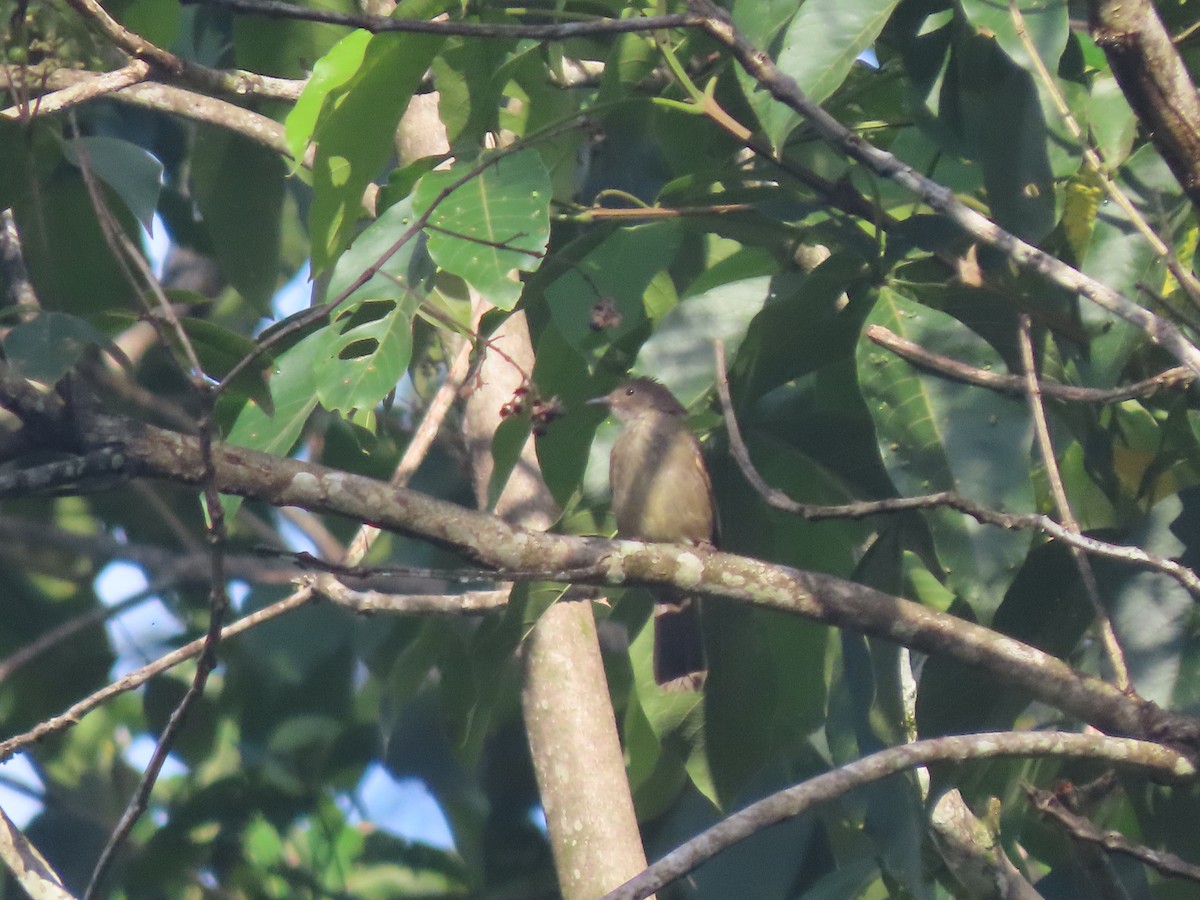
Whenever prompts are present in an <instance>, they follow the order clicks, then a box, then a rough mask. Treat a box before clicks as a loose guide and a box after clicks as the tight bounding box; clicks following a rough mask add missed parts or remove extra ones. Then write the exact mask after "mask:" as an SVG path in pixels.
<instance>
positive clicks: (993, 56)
mask: <svg viewBox="0 0 1200 900" xmlns="http://www.w3.org/2000/svg"><path fill="white" fill-rule="evenodd" d="M955 59H956V61H957V62H958V79H957V83H958V90H959V93H960V95H961V102H960V106H961V110H962V121H963V126H964V129H963V130H964V133H965V137H966V140H967V151H968V153H969V154H970V155H971V156H972V157H974V158H976V159H978V160H979V165H980V166H981V167H982V169H983V181H984V186H985V187H986V188H987V200H988V205H989V207H990V209H991V213H992V216H993V218H994V219H995V220H996V223H997V224H998V225H1000V226H1001V227H1003V228H1007V229H1008V230H1009V231H1011V232H1013V233H1014V234H1016V235H1017V236H1019V237H1022V238H1025V239H1026V240H1030V241H1038V240H1040V239H1041V238H1043V237H1045V236H1046V235H1047V234H1048V233H1049V232H1050V229H1052V228H1053V227H1054V223H1055V221H1056V218H1057V217H1056V214H1055V191H1054V173H1053V171H1052V170H1051V164H1050V156H1049V152H1050V151H1049V144H1050V137H1051V136H1050V133H1049V132H1048V130H1047V127H1046V118H1045V114H1044V113H1043V110H1042V106H1041V103H1040V100H1039V98H1038V92H1037V89H1036V86H1035V84H1034V81H1033V77H1032V76H1031V75H1030V74H1029V73H1028V72H1026V71H1025V70H1024V69H1021V68H1019V67H1017V66H1016V65H1014V64H1013V63H1012V61H1011V60H1009V59H1007V58H1006V57H1005V56H1004V54H1003V53H1001V52H1000V50H999V48H998V47H997V46H996V43H995V41H992V40H988V39H987V38H985V37H980V36H978V35H970V36H963V37H961V38H960V39H959V41H958V43H957V45H956V48H955Z"/></svg>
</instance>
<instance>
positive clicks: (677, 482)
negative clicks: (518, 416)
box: [589, 378, 716, 690]
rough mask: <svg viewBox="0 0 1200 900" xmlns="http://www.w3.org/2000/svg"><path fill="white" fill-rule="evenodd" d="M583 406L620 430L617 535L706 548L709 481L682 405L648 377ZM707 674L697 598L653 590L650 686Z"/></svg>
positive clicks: (682, 684) (613, 474) (672, 686)
mask: <svg viewBox="0 0 1200 900" xmlns="http://www.w3.org/2000/svg"><path fill="white" fill-rule="evenodd" d="M589 402H591V403H597V404H602V405H604V406H607V407H608V409H609V410H610V411H611V412H612V414H613V415H614V416H615V417H616V418H617V420H618V421H619V422H620V423H621V424H622V425H623V426H624V430H623V431H622V432H621V434H620V436H619V437H618V438H617V440H616V442H615V443H614V444H613V448H612V454H611V455H610V457H609V463H608V480H609V484H610V486H611V488H612V509H613V515H614V516H615V517H616V520H617V534H618V535H620V536H621V537H627V538H633V539H636V540H643V541H658V542H662V543H671V544H680V543H691V544H697V545H706V546H712V544H713V536H714V533H715V524H716V517H715V514H714V507H713V496H712V483H711V482H710V480H709V477H708V469H706V468H705V466H704V457H703V455H702V454H701V452H700V444H699V443H698V442H697V441H696V436H695V435H693V434H692V432H691V431H689V430H688V427H687V411H686V410H685V409H684V408H683V406H682V405H681V404H680V402H679V401H678V400H676V399H675V397H674V395H673V394H672V393H671V392H670V391H669V390H667V389H666V388H665V387H663V386H662V385H661V384H659V383H658V382H657V381H655V380H654V379H652V378H635V379H633V380H632V381H627V382H625V383H624V384H622V385H621V386H620V387H618V388H617V389H616V390H614V391H612V393H610V394H607V395H606V396H604V397H597V398H596V399H594V400H591V401H589ZM706 674H707V667H706V664H705V659H704V640H703V636H702V635H701V632H700V610H699V598H697V597H692V596H689V595H686V594H683V593H681V592H679V591H674V590H670V589H663V590H659V591H657V592H656V596H655V603H654V680H655V681H656V682H657V683H658V684H659V685H661V686H662V687H663V688H664V689H666V690H699V689H700V688H701V686H702V685H703V684H704V678H705V675H706Z"/></svg>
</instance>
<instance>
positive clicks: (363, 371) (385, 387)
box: [316, 293, 419, 412]
mask: <svg viewBox="0 0 1200 900" xmlns="http://www.w3.org/2000/svg"><path fill="white" fill-rule="evenodd" d="M417 305H419V300H418V299H417V298H416V297H415V296H414V295H413V294H411V293H405V294H403V295H402V296H401V297H400V298H399V299H398V300H382V301H376V302H370V303H359V304H355V307H354V308H353V309H352V310H349V309H348V310H347V311H346V312H344V313H342V314H341V315H340V316H339V317H338V318H337V319H336V320H335V321H334V322H333V323H331V326H330V328H328V329H326V330H325V332H324V333H325V336H326V342H325V346H324V347H323V350H324V353H325V357H324V359H322V360H321V361H320V362H318V364H317V371H316V379H317V398H318V399H319V400H320V401H321V405H322V406H324V407H325V408H326V409H329V410H338V411H341V412H348V411H350V410H358V411H360V412H365V411H369V410H373V409H374V407H375V405H376V404H377V403H379V401H380V400H382V399H383V398H384V396H385V395H387V394H388V393H389V392H390V391H392V390H394V389H395V387H396V382H397V381H399V380H400V377H401V376H402V375H403V374H404V370H405V369H406V368H407V367H408V361H409V359H410V358H411V356H412V316H413V312H414V311H415V310H416V307H417ZM363 314H366V317H367V318H366V320H364V317H363ZM371 316H375V318H370V317H371Z"/></svg>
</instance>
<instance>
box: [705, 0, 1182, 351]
mask: <svg viewBox="0 0 1200 900" xmlns="http://www.w3.org/2000/svg"><path fill="white" fill-rule="evenodd" d="M688 2H689V4H690V5H691V6H692V8H693V9H695V10H697V11H698V12H700V13H701V14H702V15H703V17H704V23H703V26H702V27H703V28H704V30H705V32H707V33H708V34H709V35H710V36H711V37H712V38H714V39H715V40H716V41H718V42H719V43H721V44H723V45H724V46H725V47H727V48H728V49H729V51H730V52H731V53H732V54H733V57H734V58H735V59H736V60H737V61H738V63H739V64H740V65H741V67H742V68H743V69H745V71H746V72H747V74H749V75H750V76H751V77H752V78H754V79H755V80H756V81H757V82H758V83H759V84H761V85H762V86H763V88H764V89H765V90H766V91H767V92H768V93H770V94H771V96H772V97H774V98H775V99H776V100H778V101H779V102H780V103H783V104H784V105H786V106H787V107H788V108H789V109H792V110H794V111H795V112H798V113H799V114H800V115H802V116H804V117H805V118H806V119H807V120H808V124H809V126H810V127H811V128H812V129H813V131H814V132H815V133H816V134H817V135H819V136H820V137H821V138H822V139H823V140H825V141H826V142H827V143H829V144H830V145H831V146H833V147H834V148H836V149H837V150H839V151H840V152H841V153H843V154H844V155H845V156H847V157H848V158H850V159H853V160H855V161H856V162H859V163H861V164H862V165H864V166H866V167H867V168H868V169H869V170H870V171H872V172H874V173H876V174H877V175H879V176H881V177H883V178H887V179H890V180H891V181H894V182H895V183H896V184H898V185H900V186H901V187H903V188H905V189H906V190H909V191H911V192H912V193H914V194H916V195H917V196H918V197H919V198H920V199H921V200H922V202H924V203H925V204H926V205H928V206H929V207H930V209H933V210H935V211H937V212H939V213H941V214H942V215H943V216H945V217H946V218H948V219H949V220H950V221H952V222H954V223H955V224H956V225H958V226H959V227H960V228H961V229H962V230H963V231H965V232H966V233H967V234H969V235H971V236H972V237H973V238H975V239H976V240H978V241H980V242H982V243H984V244H987V245H988V246H990V247H995V248H997V249H998V250H1000V251H1001V252H1003V253H1004V254H1006V255H1007V256H1008V257H1009V259H1011V260H1012V261H1013V262H1014V263H1015V264H1016V265H1018V266H1020V267H1021V268H1024V269H1029V270H1031V271H1033V272H1037V273H1038V274H1039V275H1041V276H1043V277H1044V278H1046V279H1048V280H1050V281H1051V282H1053V283H1054V284H1057V285H1058V286H1059V287H1061V288H1063V289H1065V290H1068V291H1070V292H1071V293H1073V294H1078V295H1080V296H1082V297H1085V298H1086V299H1088V300H1090V301H1091V302H1093V303H1095V304H1096V305H1098V306H1100V307H1102V308H1103V309H1106V310H1108V311H1109V312H1111V313H1112V314H1113V315H1115V316H1118V317H1119V318H1121V319H1124V320H1125V321H1127V322H1129V323H1131V324H1133V325H1135V326H1137V327H1138V328H1140V329H1141V330H1142V331H1143V332H1145V334H1146V335H1147V336H1148V337H1149V338H1150V339H1151V340H1152V341H1154V342H1155V343H1157V344H1160V345H1161V346H1163V347H1164V348H1166V350H1167V351H1168V352H1169V353H1170V354H1171V355H1172V356H1174V357H1175V358H1176V359H1178V360H1179V361H1180V362H1181V363H1182V364H1183V365H1185V366H1187V367H1188V368H1189V369H1190V370H1191V371H1192V372H1194V373H1196V374H1197V375H1200V348H1197V347H1196V346H1195V345H1194V344H1192V342H1191V341H1189V340H1188V339H1187V337H1186V336H1185V335H1184V334H1183V332H1182V331H1181V330H1180V329H1179V328H1178V327H1177V326H1176V325H1175V324H1174V323H1172V322H1168V321H1167V320H1166V319H1163V318H1160V317H1159V316H1156V315H1155V314H1154V313H1152V312H1150V311H1149V310H1147V309H1145V308H1143V307H1141V306H1139V305H1138V304H1137V303H1134V302H1133V301H1132V300H1129V299H1128V298H1126V297H1124V296H1122V295H1121V294H1120V293H1118V292H1117V291H1114V290H1113V289H1112V288H1110V287H1108V286H1107V285H1104V284H1101V283H1100V282H1099V281H1096V280H1095V279H1094V278H1089V277H1088V276H1086V275H1084V274H1083V273H1082V272H1080V271H1079V270H1077V269H1074V268H1072V267H1071V266H1069V265H1067V264H1066V263H1064V262H1063V261H1062V260H1060V259H1057V258H1056V257H1054V256H1051V255H1050V254H1049V253H1046V252H1045V251H1044V250H1040V249H1038V248H1037V247H1034V246H1033V245H1032V244H1029V243H1026V242H1025V241H1023V240H1021V239H1020V238H1017V237H1016V236H1014V235H1012V234H1010V233H1009V232H1007V231H1005V230H1004V229H1003V228H1001V227H1000V226H998V225H997V224H996V223H995V222H993V221H991V220H990V219H988V218H987V217H986V216H984V215H983V214H981V213H978V212H976V211H975V210H973V209H971V208H970V207H969V206H967V205H966V204H964V203H962V202H961V201H959V200H958V199H957V198H956V197H955V196H954V192H953V191H951V190H950V189H949V188H947V187H944V186H943V185H941V184H938V183H937V182H936V181H933V180H932V179H930V178H927V177H926V176H924V175H922V174H921V173H919V172H917V171H916V170H915V169H913V168H912V167H911V166H909V165H907V164H905V163H903V162H901V161H900V160H899V159H897V158H896V157H895V156H893V155H892V154H890V153H887V152H885V151H883V150H880V149H879V148H878V147H876V146H874V145H873V144H871V143H869V142H868V141H866V140H864V139H863V138H862V137H860V136H859V135H857V134H855V133H854V132H852V131H850V129H848V128H846V127H845V126H844V125H842V124H841V123H840V122H838V121H837V119H835V118H834V117H833V116H831V115H830V114H829V113H827V112H826V111H825V110H824V109H822V108H821V106H820V105H819V104H816V103H814V102H812V100H810V99H809V98H808V97H807V96H805V94H804V92H803V91H801V90H800V88H799V86H798V85H797V84H796V81H795V79H793V78H791V77H789V76H788V75H785V74H784V73H783V72H782V71H780V69H779V67H778V66H776V65H775V63H774V62H772V61H771V58H770V57H769V56H767V54H766V53H764V52H763V51H762V50H760V49H758V48H757V47H755V46H754V45H753V44H751V43H750V42H749V41H748V40H746V38H745V36H743V35H742V34H741V32H739V31H738V30H737V29H736V28H735V27H734V25H733V22H732V21H731V20H730V18H729V15H728V13H726V12H725V11H724V10H722V9H721V8H719V7H718V6H716V5H715V4H714V3H712V0H688Z"/></svg>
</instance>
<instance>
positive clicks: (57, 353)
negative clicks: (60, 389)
mask: <svg viewBox="0 0 1200 900" xmlns="http://www.w3.org/2000/svg"><path fill="white" fill-rule="evenodd" d="M111 346H112V342H111V341H110V340H109V338H108V336H107V335H106V334H104V333H103V332H102V331H100V330H99V329H98V328H96V327H95V326H94V325H92V324H90V323H89V322H87V321H85V320H83V319H80V318H77V317H76V316H71V315H67V314H66V313H59V312H44V313H41V314H40V315H38V316H37V317H36V318H34V319H33V320H32V321H30V322H25V323H22V324H20V325H16V326H14V327H13V329H12V330H11V331H9V332H8V334H7V335H6V336H5V338H4V355H5V357H7V359H8V361H9V362H10V363H12V364H13V367H14V368H15V369H16V370H17V372H18V373H20V375H21V376H22V377H23V378H30V379H32V380H34V381H40V382H42V383H43V384H55V383H56V382H57V381H58V380H59V379H60V378H62V377H63V376H64V375H66V374H67V372H69V371H70V370H71V369H72V367H74V365H75V363H77V362H79V358H80V357H81V356H82V355H83V354H84V352H85V351H87V349H88V348H89V347H102V348H108V347H111Z"/></svg>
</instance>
